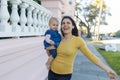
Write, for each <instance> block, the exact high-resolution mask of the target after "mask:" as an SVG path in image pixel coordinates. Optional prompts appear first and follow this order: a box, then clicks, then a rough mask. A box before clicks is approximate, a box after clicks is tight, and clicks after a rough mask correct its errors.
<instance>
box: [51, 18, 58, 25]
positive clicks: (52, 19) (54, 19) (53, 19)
mask: <svg viewBox="0 0 120 80" xmlns="http://www.w3.org/2000/svg"><path fill="white" fill-rule="evenodd" d="M52 21H57V22H59V21H58V19H57V18H56V17H51V18H50V20H49V24H50V23H51V22H52Z"/></svg>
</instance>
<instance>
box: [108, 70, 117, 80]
mask: <svg viewBox="0 0 120 80" xmlns="http://www.w3.org/2000/svg"><path fill="white" fill-rule="evenodd" d="M107 74H108V76H109V78H110V80H114V79H115V80H116V79H117V78H118V75H117V74H116V72H114V71H113V70H109V71H107Z"/></svg>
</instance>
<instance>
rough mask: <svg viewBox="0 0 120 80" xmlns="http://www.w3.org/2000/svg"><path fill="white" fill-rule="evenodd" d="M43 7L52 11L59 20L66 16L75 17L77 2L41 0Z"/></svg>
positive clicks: (69, 0) (71, 0)
mask: <svg viewBox="0 0 120 80" xmlns="http://www.w3.org/2000/svg"><path fill="white" fill-rule="evenodd" d="M41 5H42V6H44V7H45V8H47V9H48V10H50V11H51V12H52V13H53V16H55V17H57V18H58V19H59V20H61V18H62V16H64V15H69V16H71V17H74V12H75V0H41Z"/></svg>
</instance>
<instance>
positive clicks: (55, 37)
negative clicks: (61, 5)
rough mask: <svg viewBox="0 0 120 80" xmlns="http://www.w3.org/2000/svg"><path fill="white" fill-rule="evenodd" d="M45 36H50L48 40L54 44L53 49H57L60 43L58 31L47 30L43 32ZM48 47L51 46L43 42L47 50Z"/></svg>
mask: <svg viewBox="0 0 120 80" xmlns="http://www.w3.org/2000/svg"><path fill="white" fill-rule="evenodd" d="M47 34H49V35H51V37H50V40H52V41H54V43H55V44H54V46H55V47H58V45H59V43H60V41H61V35H60V34H59V32H58V30H51V29H49V30H47V31H46V32H45V36H46V35H47ZM49 46H51V44H49V43H47V42H46V40H44V47H45V48H47V47H49Z"/></svg>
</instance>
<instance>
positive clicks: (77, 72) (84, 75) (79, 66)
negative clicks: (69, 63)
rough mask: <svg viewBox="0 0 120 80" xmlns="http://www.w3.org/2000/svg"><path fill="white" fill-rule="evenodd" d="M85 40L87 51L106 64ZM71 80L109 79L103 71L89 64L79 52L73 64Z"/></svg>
mask: <svg viewBox="0 0 120 80" xmlns="http://www.w3.org/2000/svg"><path fill="white" fill-rule="evenodd" d="M85 40H86V43H87V45H88V47H89V49H90V50H91V51H92V52H93V53H94V54H95V55H96V56H98V57H99V58H100V59H101V60H102V61H103V62H104V63H106V62H105V60H104V58H103V57H102V56H101V55H100V54H99V52H97V50H96V49H95V48H94V46H93V45H92V44H91V43H90V42H89V41H88V40H87V39H85ZM72 80H109V78H108V76H107V74H106V72H105V71H104V70H102V69H101V68H99V67H98V66H96V65H94V64H93V63H92V62H90V61H89V60H88V59H87V58H86V57H85V56H83V54H82V53H81V52H80V51H79V52H78V55H77V57H76V60H75V64H74V72H73V75H72Z"/></svg>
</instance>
